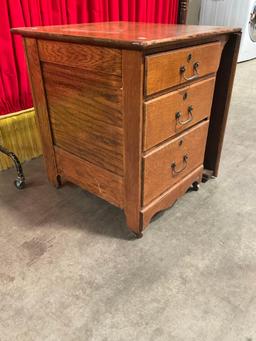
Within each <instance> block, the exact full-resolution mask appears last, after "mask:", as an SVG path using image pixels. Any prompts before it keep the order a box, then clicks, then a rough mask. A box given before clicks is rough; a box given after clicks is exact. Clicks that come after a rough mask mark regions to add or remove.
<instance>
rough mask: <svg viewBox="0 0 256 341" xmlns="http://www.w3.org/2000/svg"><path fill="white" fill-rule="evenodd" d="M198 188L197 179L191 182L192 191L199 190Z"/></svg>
mask: <svg viewBox="0 0 256 341" xmlns="http://www.w3.org/2000/svg"><path fill="white" fill-rule="evenodd" d="M199 188H200V185H199V182H197V181H195V182H193V184H192V189H193V190H194V191H199Z"/></svg>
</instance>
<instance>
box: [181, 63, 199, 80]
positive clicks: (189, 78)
mask: <svg viewBox="0 0 256 341" xmlns="http://www.w3.org/2000/svg"><path fill="white" fill-rule="evenodd" d="M198 68H199V63H198V62H195V63H194V64H193V76H191V77H186V75H185V73H186V67H185V66H184V65H182V66H181V67H180V74H181V75H182V77H183V78H184V79H185V80H186V81H192V80H193V79H196V78H198V77H199V73H198Z"/></svg>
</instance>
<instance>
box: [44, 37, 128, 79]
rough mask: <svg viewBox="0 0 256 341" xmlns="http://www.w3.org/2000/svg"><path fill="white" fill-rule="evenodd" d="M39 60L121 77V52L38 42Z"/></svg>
mask: <svg viewBox="0 0 256 341" xmlns="http://www.w3.org/2000/svg"><path fill="white" fill-rule="evenodd" d="M38 50H39V57H40V60H41V61H43V62H49V63H55V64H60V65H67V66H72V67H77V68H81V69H86V70H88V71H92V72H103V73H107V74H112V75H117V76H121V65H122V57H121V50H118V49H111V48H107V47H98V46H90V45H85V44H76V43H68V42H59V41H51V40H38Z"/></svg>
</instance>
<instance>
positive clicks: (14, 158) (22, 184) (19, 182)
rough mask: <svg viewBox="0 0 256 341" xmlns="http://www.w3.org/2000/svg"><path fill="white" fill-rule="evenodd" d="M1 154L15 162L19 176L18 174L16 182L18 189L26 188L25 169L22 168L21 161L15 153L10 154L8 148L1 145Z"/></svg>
mask: <svg viewBox="0 0 256 341" xmlns="http://www.w3.org/2000/svg"><path fill="white" fill-rule="evenodd" d="M0 152H1V153H3V154H5V155H7V156H8V157H9V158H10V159H11V160H12V161H13V163H14V165H15V168H16V171H17V174H18V176H17V178H16V180H15V181H14V185H15V187H16V188H17V189H23V188H24V187H25V176H24V173H23V169H22V167H21V164H20V161H19V159H18V158H17V156H16V155H15V154H14V153H13V152H10V151H9V150H8V149H7V148H5V147H3V146H1V145H0Z"/></svg>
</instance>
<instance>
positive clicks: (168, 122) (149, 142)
mask: <svg viewBox="0 0 256 341" xmlns="http://www.w3.org/2000/svg"><path fill="white" fill-rule="evenodd" d="M214 84H215V78H214V77H211V78H210V79H207V80H203V81H200V82H196V83H193V84H191V85H189V86H187V87H184V88H181V89H179V90H177V91H173V92H171V93H168V94H166V95H163V96H161V97H157V98H155V99H153V100H150V101H148V102H146V103H145V106H144V108H145V125H144V150H147V149H149V148H151V147H153V146H154V145H157V144H159V143H160V142H162V141H164V140H166V139H168V138H169V137H172V136H174V135H175V134H177V133H180V132H182V131H183V130H184V129H187V128H188V127H190V126H192V125H195V124H196V123H197V122H199V121H202V120H203V119H204V118H206V117H209V116H210V112H211V104H212V96H213V91H214ZM191 107H192V111H191V114H190V113H189V108H191ZM177 112H180V114H181V117H180V122H181V123H182V124H180V123H179V121H178V120H177V119H176V114H177ZM190 119H191V120H190ZM186 121H187V123H185V124H184V122H186Z"/></svg>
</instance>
